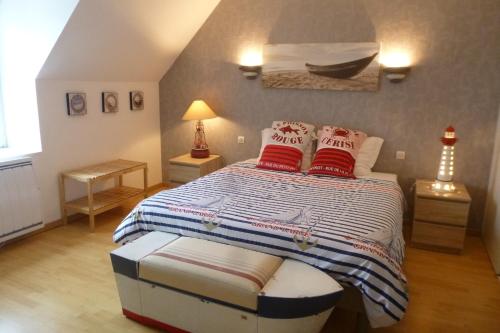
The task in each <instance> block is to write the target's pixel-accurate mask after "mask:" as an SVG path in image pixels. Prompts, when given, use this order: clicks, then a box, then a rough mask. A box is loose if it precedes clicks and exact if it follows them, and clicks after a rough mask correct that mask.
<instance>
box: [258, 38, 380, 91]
mask: <svg viewBox="0 0 500 333" xmlns="http://www.w3.org/2000/svg"><path fill="white" fill-rule="evenodd" d="M379 48H380V47H379V44H378V43H329V44H268V45H264V54H263V56H264V65H263V66H262V83H263V85H264V87H268V88H295V89H326V90H348V91H376V90H378V82H379V76H380V65H379V62H378V54H379Z"/></svg>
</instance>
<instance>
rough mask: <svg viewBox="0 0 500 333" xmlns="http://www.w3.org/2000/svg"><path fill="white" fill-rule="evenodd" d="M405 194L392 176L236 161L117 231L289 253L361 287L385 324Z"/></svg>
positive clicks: (395, 306)
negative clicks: (341, 174) (313, 172)
mask: <svg viewBox="0 0 500 333" xmlns="http://www.w3.org/2000/svg"><path fill="white" fill-rule="evenodd" d="M403 200H404V199H403V194H402V192H401V189H400V187H399V186H398V185H397V184H396V183H393V182H390V181H384V180H374V179H343V178H331V177H319V176H308V175H305V174H303V173H286V172H276V171H269V170H262V169H257V168H256V167H255V163H252V162H239V163H236V164H233V165H230V166H228V167H225V168H223V169H221V170H219V171H217V172H215V173H212V174H210V175H208V176H206V177H203V178H200V179H198V180H196V181H194V182H191V183H188V184H186V185H183V186H181V187H178V188H175V189H171V190H166V191H162V192H160V193H158V194H156V195H154V196H152V197H150V198H148V199H145V200H143V201H142V202H141V203H140V204H139V205H137V207H135V208H134V209H133V210H132V211H131V213H130V214H129V215H128V216H127V217H126V218H125V219H124V220H123V222H122V223H121V224H120V225H119V226H118V228H117V229H116V231H115V233H114V235H113V240H114V241H115V242H117V243H126V242H128V241H131V240H134V239H136V238H138V237H140V236H142V235H144V234H146V233H148V232H150V231H164V232H169V233H175V234H179V235H183V236H189V237H196V238H203V239H208V240H212V241H216V242H221V243H226V244H231V245H235V246H239V247H243V248H247V249H252V250H256V251H260V252H265V253H269V254H273V255H277V256H281V257H288V258H294V259H297V260H300V261H303V262H306V263H308V264H310V265H312V266H315V267H318V268H320V269H322V270H324V271H326V272H328V273H329V274H331V276H332V277H333V278H335V279H336V280H337V281H339V282H340V283H343V284H347V285H352V286H355V287H356V288H358V289H359V290H360V291H361V293H362V295H363V301H364V304H365V308H366V311H367V314H368V319H369V321H370V324H371V326H372V327H381V326H388V325H391V324H393V323H395V322H397V321H399V320H400V319H401V318H402V317H403V315H404V312H405V309H406V306H407V303H408V294H407V292H406V278H405V276H404V273H403V271H402V269H401V264H402V260H403V256H404V241H403V237H402V215H403ZM304 283H308V281H304Z"/></svg>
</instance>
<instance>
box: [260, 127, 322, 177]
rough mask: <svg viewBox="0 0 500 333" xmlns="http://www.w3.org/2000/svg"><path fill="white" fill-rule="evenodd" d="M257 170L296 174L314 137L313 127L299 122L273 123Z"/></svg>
mask: <svg viewBox="0 0 500 333" xmlns="http://www.w3.org/2000/svg"><path fill="white" fill-rule="evenodd" d="M271 128H272V131H271V132H269V133H268V134H267V135H268V136H269V137H266V140H265V142H266V143H267V144H266V146H265V147H264V150H263V151H262V154H261V156H260V159H259V162H258V164H257V168H261V169H269V170H278V171H289V172H298V171H300V168H301V164H302V156H303V154H304V151H305V150H306V147H307V146H308V145H309V142H310V141H311V140H312V137H313V135H314V126H313V125H310V124H306V123H303V122H299V121H274V122H273V124H272V126H271Z"/></svg>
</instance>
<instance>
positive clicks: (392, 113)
mask: <svg viewBox="0 0 500 333" xmlns="http://www.w3.org/2000/svg"><path fill="white" fill-rule="evenodd" d="M498 17H500V3H499V2H498V1H497V0H481V1H458V0H457V1H452V0H443V1H435V0H418V1H408V0H400V1H395V0H365V1H363V0H314V1H312V0H222V1H221V2H220V4H219V5H218V6H217V8H216V9H215V10H214V12H213V13H212V15H211V16H210V17H209V18H208V20H207V21H206V22H205V24H204V25H203V26H202V27H201V29H200V30H199V31H198V33H197V34H196V35H195V37H194V38H193V40H192V41H191V42H190V44H189V45H188V46H187V48H186V49H185V50H184V51H183V53H182V54H181V55H180V57H179V58H178V59H177V60H176V62H175V63H174V65H173V66H172V67H171V68H170V70H169V71H168V72H167V73H166V74H165V76H164V77H163V79H162V80H161V81H160V113H161V115H160V116H161V130H162V163H163V172H164V174H163V177H164V179H165V180H166V179H167V175H166V172H167V168H166V165H167V161H168V158H169V157H171V156H174V155H177V154H181V153H185V152H187V151H188V150H189V147H190V144H191V142H192V126H193V124H191V123H188V122H183V121H181V120H180V119H181V116H182V114H183V112H184V111H185V110H186V108H187V107H188V105H189V104H190V103H191V101H192V100H193V99H195V98H203V99H205V100H206V101H207V103H208V104H209V105H210V106H212V108H213V109H214V110H215V111H216V112H217V113H218V114H219V115H220V116H221V117H220V118H219V119H213V120H209V121H207V122H206V125H207V136H208V141H209V145H210V146H211V149H212V151H213V152H214V153H219V154H222V155H223V156H224V158H225V160H226V162H227V163H232V162H235V161H238V160H242V159H245V158H249V157H254V156H257V154H258V149H259V145H260V130H261V129H262V128H264V127H267V126H269V125H270V124H271V122H272V121H273V120H275V119H295V120H303V121H307V122H311V123H314V124H317V125H322V124H335V125H341V126H347V127H351V128H357V129H361V130H363V131H365V132H367V133H368V134H369V135H376V136H380V137H383V138H385V140H386V141H385V144H384V146H383V149H382V152H381V156H380V158H379V161H378V163H377V165H376V168H375V169H376V170H377V171H386V172H395V173H397V174H398V175H399V179H400V182H401V184H402V186H403V188H404V189H405V191H406V192H409V189H410V185H411V184H412V183H413V182H414V181H415V179H416V178H433V177H434V176H435V173H436V170H437V166H438V161H439V156H440V151H441V146H440V143H439V137H440V135H441V134H442V130H443V129H444V128H445V127H446V126H448V125H449V124H453V125H454V126H455V127H456V129H457V133H458V136H459V138H460V141H459V143H458V144H457V168H456V180H458V181H462V182H465V184H466V185H467V186H468V188H469V190H470V192H471V195H472V198H473V204H472V211H471V220H470V222H469V227H470V228H471V229H474V230H478V229H480V226H481V221H482V215H483V211H484V200H485V194H486V188H487V184H488V174H489V168H490V163H491V155H492V151H493V141H494V133H495V126H496V119H497V113H496V111H497V110H496V108H497V106H498V103H499V101H500V96H499V91H500V58H499V54H500V43H498V36H499V35H500V20H499V19H498ZM365 41H378V42H381V43H382V45H383V49H382V50H383V51H385V50H389V49H391V48H392V47H394V46H402V47H405V48H407V49H409V50H410V51H411V53H412V57H413V59H414V61H415V66H414V68H413V71H412V73H411V75H410V76H409V78H408V79H407V80H406V81H405V82H403V83H401V84H399V85H395V84H391V83H389V82H388V81H386V80H385V79H382V81H381V86H380V90H379V91H378V92H375V93H369V92H339V91H319V90H283V89H264V88H263V87H262V85H261V82H260V80H257V81H249V80H245V79H244V78H243V77H242V75H241V73H240V71H239V70H238V68H237V65H236V64H235V63H236V62H237V61H238V57H239V54H240V52H241V50H242V48H244V47H245V46H246V45H252V44H256V45H262V44H264V43H305V42H365ZM237 135H244V136H245V137H246V143H245V144H244V145H238V144H237V142H236V137H237ZM396 150H404V151H406V153H407V154H406V156H407V158H406V160H404V161H398V160H395V158H394V155H395V152H396ZM408 197H410V196H408Z"/></svg>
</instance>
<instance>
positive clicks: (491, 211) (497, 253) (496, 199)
mask: <svg viewBox="0 0 500 333" xmlns="http://www.w3.org/2000/svg"><path fill="white" fill-rule="evenodd" d="M498 111H499V113H500V108H499V110H498ZM499 159H500V117H499V118H498V121H497V130H496V135H495V152H494V154H493V161H492V163H491V171H490V181H489V186H488V195H487V200H486V209H485V213H484V225H483V239H484V245H485V247H486V250H487V251H488V254H489V256H490V260H491V263H492V264H493V268H494V270H495V273H496V274H497V275H499V276H500V209H499V207H500V164H499V162H500V161H499Z"/></svg>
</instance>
